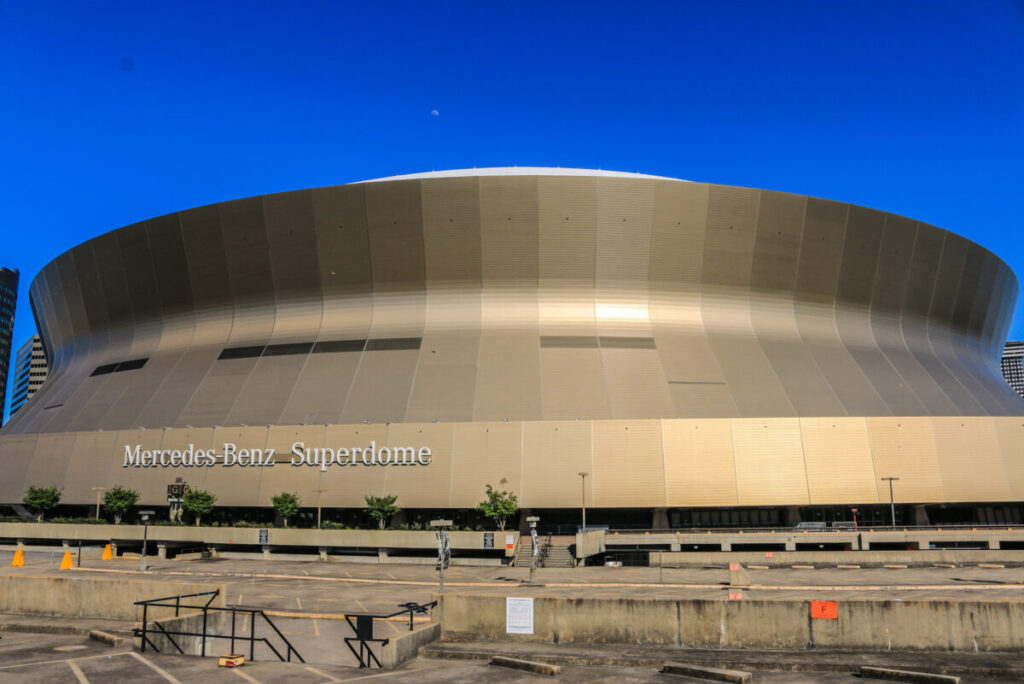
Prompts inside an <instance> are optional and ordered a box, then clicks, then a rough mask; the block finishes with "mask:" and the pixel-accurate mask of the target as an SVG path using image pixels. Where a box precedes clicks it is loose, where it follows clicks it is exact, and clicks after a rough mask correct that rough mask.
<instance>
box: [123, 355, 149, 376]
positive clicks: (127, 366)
mask: <svg viewBox="0 0 1024 684" xmlns="http://www.w3.org/2000/svg"><path fill="white" fill-rule="evenodd" d="M147 361H149V359H148V358H146V359H132V360H131V361H122V362H121V363H119V364H117V372H118V373H120V372H121V371H128V370H138V369H139V368H142V367H143V366H145V365H146V362H147Z"/></svg>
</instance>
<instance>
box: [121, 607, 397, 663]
mask: <svg viewBox="0 0 1024 684" xmlns="http://www.w3.org/2000/svg"><path fill="white" fill-rule="evenodd" d="M219 594H220V589H215V590H213V591H204V592H199V593H197V594H180V595H178V596H165V597H163V598H156V599H146V600H145V601H136V602H135V605H137V606H142V626H141V627H137V628H135V629H134V630H133V634H134V635H135V636H137V637H140V638H141V640H142V641H141V646H140V650H141V651H142V652H143V653H145V652H146V646H147V645H148V646H149V647H150V648H152V649H153V650H154V651H156V652H157V653H159V652H160V649H159V648H157V646H156V644H154V643H153V641H152V640H151V639H150V638H149V635H150V634H155V633H157V632H159V633H160V634H161V635H162V636H164V637H166V638H167V640H168V641H170V642H171V644H172V645H173V646H174V648H176V649H177V651H178V653H180V654H182V655H184V654H185V651H184V649H182V648H181V646H180V645H179V644H178V642H177V640H175V638H174V637H176V636H178V637H199V638H200V639H201V641H200V655H202V656H205V655H206V640H207V639H229V640H230V641H231V652H232V653H234V652H235V642H236V641H248V642H249V660H250V661H252V660H255V659H256V643H257V642H262V643H263V644H265V645H266V646H267V647H268V648H269V649H270V650H271V651H273V653H274V655H276V656H277V658H278V659H279V660H280V661H281V662H289V663H290V662H291V661H292V654H294V655H295V657H296V658H297V659H298V660H299V661H300V662H303V663H304V662H306V661H305V659H303V657H302V655H300V654H299V652H298V650H296V648H295V647H294V646H293V645H292V643H291V642H290V641H289V640H288V638H287V637H286V636H285V635H284V634H282V633H281V630H279V629H278V628H277V625H275V624H274V622H273V620H271V619H270V618H269V617H268V616H267V614H266V613H264V612H263V609H262V608H244V607H241V606H228V607H224V608H222V607H220V606H211V605H210V604H211V603H213V601H214V599H216V598H217V596H218V595H219ZM198 596H209V597H210V598H209V599H207V601H206V603H204V604H202V605H190V604H183V603H182V602H181V600H182V599H187V598H196V597H198ZM170 601H174V603H170ZM157 607H159V608H174V617H180V615H181V610H182V609H185V610H201V611H202V612H203V628H202V631H199V632H196V631H185V630H178V629H171V630H169V629H166V628H165V627H164V626H163V625H162V624H160V622H159V621H158V620H154V621H153V626H154V627H155V628H156V629H155V630H153V629H150V628H149V609H150V608H157ZM211 610H213V611H221V612H223V613H231V634H215V633H212V632H210V631H208V629H207V624H208V618H209V611H211ZM238 613H242V614H243V615H248V616H249V635H248V636H239V635H237V634H236V629H235V625H236V622H237V617H238ZM257 615H258V616H260V617H262V618H263V619H264V620H265V621H266V623H267V624H268V625H269V626H270V628H271V629H273V630H274V633H275V634H277V636H278V637H280V639H281V641H282V642H283V643H284V647H285V655H284V656H282V655H281V652H280V651H278V650H277V648H276V647H275V646H274V644H273V643H272V642H271V641H270V639H268V638H267V637H257V636H256V616H257ZM411 620H412V618H411V617H410V624H411Z"/></svg>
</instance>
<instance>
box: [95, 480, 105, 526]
mask: <svg viewBox="0 0 1024 684" xmlns="http://www.w3.org/2000/svg"><path fill="white" fill-rule="evenodd" d="M105 489H106V487H93V488H92V491H94V492H96V519H97V520H99V519H100V495H101V494H102V493H103V490H105Z"/></svg>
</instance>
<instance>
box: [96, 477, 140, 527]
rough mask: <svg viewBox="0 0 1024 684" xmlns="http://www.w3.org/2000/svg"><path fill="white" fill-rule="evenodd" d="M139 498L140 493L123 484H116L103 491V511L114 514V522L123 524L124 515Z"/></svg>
mask: <svg viewBox="0 0 1024 684" xmlns="http://www.w3.org/2000/svg"><path fill="white" fill-rule="evenodd" d="M138 500H139V493H138V492H137V491H135V490H134V489H128V488H127V487H122V486H121V485H115V486H113V487H111V488H110V489H108V490H107V491H106V492H104V493H103V511H104V512H105V513H110V514H111V515H112V516H114V524H115V525H120V524H121V516H123V515H124V514H125V513H126V512H127V511H128V509H129V508H131V507H132V506H134V505H135V504H136V502H137V501H138Z"/></svg>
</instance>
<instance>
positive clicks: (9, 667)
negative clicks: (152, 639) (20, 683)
mask: <svg viewBox="0 0 1024 684" xmlns="http://www.w3.org/2000/svg"><path fill="white" fill-rule="evenodd" d="M129 654H131V651H115V652H113V653H110V652H105V653H101V654H99V655H94V656H82V657H81V658H75V660H78V661H82V660H98V659H100V658H112V657H114V656H119V655H129ZM66 662H67V659H66V658H59V659H57V660H34V661H31V662H27V663H17V664H15V665H0V670H13V669H15V668H19V667H31V666H33V665H52V664H53V663H66Z"/></svg>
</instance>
